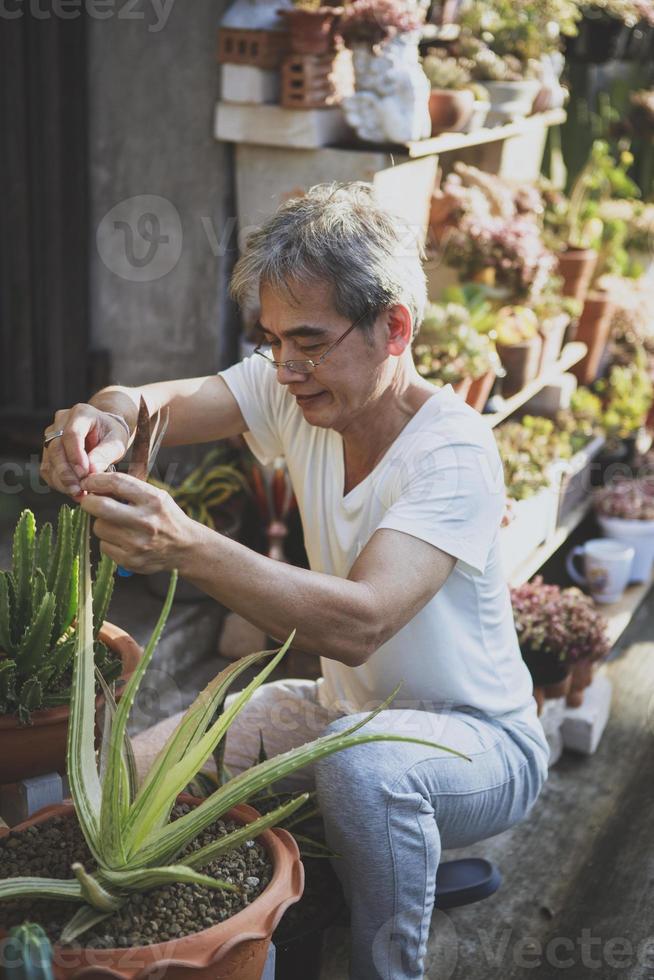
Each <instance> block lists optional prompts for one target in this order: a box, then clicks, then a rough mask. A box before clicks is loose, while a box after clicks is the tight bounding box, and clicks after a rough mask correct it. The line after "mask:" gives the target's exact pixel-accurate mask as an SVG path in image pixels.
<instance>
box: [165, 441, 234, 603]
mask: <svg viewBox="0 0 654 980" xmlns="http://www.w3.org/2000/svg"><path fill="white" fill-rule="evenodd" d="M149 482H150V483H151V484H152V485H153V486H156V487H158V488H159V489H160V490H165V491H166V493H169V494H170V496H171V497H172V498H173V500H174V501H175V503H176V504H177V505H178V506H179V507H181V509H182V510H183V511H184V513H185V514H187V515H188V516H189V517H190V518H191V519H192V520H194V521H198V522H199V523H200V524H205V525H206V526H207V527H209V528H211V529H212V530H213V531H219V532H220V533H221V534H224V535H226V536H227V537H228V538H237V537H238V535H239V532H240V528H241V505H242V503H243V497H244V494H246V493H248V492H249V485H248V481H247V479H246V477H245V474H244V473H243V470H242V467H241V465H240V459H239V454H238V453H237V452H236V450H233V449H232V448H231V447H230V446H228V445H226V444H223V445H220V446H217V447H215V448H214V449H211V450H210V451H209V452H208V453H207V454H206V456H205V457H204V459H203V460H202V462H201V463H200V464H199V465H198V466H196V467H195V468H194V469H193V470H192V471H191V473H189V474H188V476H187V477H186V478H185V479H184V480H182V482H181V483H179V484H177V485H175V486H173V485H171V484H169V483H163V482H161V481H159V480H157V479H155V478H154V477H152V476H151V477H150V478H149ZM168 579H169V576H168V575H167V573H166V572H155V573H154V574H152V575H148V576H147V584H148V588H149V589H150V591H151V592H152V593H153V595H155V596H157V597H159V598H163V597H165V595H166V593H167V591H168ZM175 597H176V599H178V600H180V601H182V602H197V601H199V600H202V599H208V598H209V596H207V595H206V593H204V592H202V591H201V590H200V589H198V588H196V587H195V586H194V585H192V584H191V583H190V582H184V581H182V582H180V583H178V586H177V590H176V592H175Z"/></svg>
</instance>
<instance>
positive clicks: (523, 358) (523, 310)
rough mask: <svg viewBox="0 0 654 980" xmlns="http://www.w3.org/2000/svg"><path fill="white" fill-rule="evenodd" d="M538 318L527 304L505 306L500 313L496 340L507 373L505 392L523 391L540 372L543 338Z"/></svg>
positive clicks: (503, 387)
mask: <svg viewBox="0 0 654 980" xmlns="http://www.w3.org/2000/svg"><path fill="white" fill-rule="evenodd" d="M538 326H539V324H538V317H537V316H536V314H535V313H534V311H533V310H531V309H529V308H528V307H526V306H503V307H502V308H501V309H500V310H498V313H497V320H496V323H495V337H496V339H495V343H496V346H497V353H498V355H499V358H500V361H501V362H502V366H503V368H504V370H505V371H506V376H505V378H504V380H503V382H502V394H503V395H504V396H506V397H510V396H511V395H515V394H516V392H518V391H521V390H522V389H523V388H524V387H525V385H527V384H528V383H529V382H530V381H531V380H532V379H533V378H535V377H536V375H537V374H538V369H539V365H540V361H541V353H542V349H543V340H542V337H541V334H540V333H539V329H538Z"/></svg>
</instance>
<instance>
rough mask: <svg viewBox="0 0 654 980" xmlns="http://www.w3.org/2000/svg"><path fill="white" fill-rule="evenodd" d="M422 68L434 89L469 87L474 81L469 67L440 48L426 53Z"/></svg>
mask: <svg viewBox="0 0 654 980" xmlns="http://www.w3.org/2000/svg"><path fill="white" fill-rule="evenodd" d="M422 70H423V71H424V73H425V75H426V76H427V78H428V79H429V84H430V85H431V87H432V89H447V90H460V89H465V88H469V87H470V84H471V81H472V78H471V75H470V72H469V71H468V69H467V68H465V67H464V66H463V65H462V64H460V62H459V61H457V59H456V58H451V57H448V56H447V55H446V54H445V53H443V52H441V51H439V50H438V49H436V50H434V51H431V52H429V53H428V54H427V55H425V57H424V58H423V59H422Z"/></svg>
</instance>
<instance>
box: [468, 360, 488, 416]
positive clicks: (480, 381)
mask: <svg viewBox="0 0 654 980" xmlns="http://www.w3.org/2000/svg"><path fill="white" fill-rule="evenodd" d="M494 383H495V371H493V369H492V368H491V370H490V371H486V374H482V375H481V377H479V378H475V379H474V380H473V382H472V384H471V385H470V390H469V391H468V394H467V396H466V401H467V403H468V405H470V406H471V407H472V408H474V409H476V410H477V411H478V412H483V410H484V407H485V405H486V402H487V401H488V399H489V397H490V393H491V390H492V388H493V384H494Z"/></svg>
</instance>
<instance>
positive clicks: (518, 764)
mask: <svg viewBox="0 0 654 980" xmlns="http://www.w3.org/2000/svg"><path fill="white" fill-rule="evenodd" d="M320 683H321V682H320V681H317V682H316V681H309V680H281V681H274V682H272V683H268V684H263V685H262V686H261V687H260V688H259V689H258V690H257V691H256V692H255V694H254V695H253V697H252V698H251V700H250V701H249V702H248V704H247V705H246V706H245V708H244V709H243V710H242V711H241V713H240V714H239V715H238V717H237V718H236V719H235V720H234V722H233V723H232V725H231V727H230V730H229V733H228V735H227V740H226V745H225V764H226V765H227V766H228V767H229V769H230V771H231V772H232V774H233V775H236V774H237V773H239V772H242V771H243V770H245V769H248V768H249V767H250V766H251V765H253V763H254V762H255V761H256V759H257V756H258V753H259V732H260V731H261V732H262V734H263V740H264V746H265V748H266V751H267V753H268V756H269V757H272V756H275V755H278V754H280V753H281V752H286V751H287V750H288V749H291V748H293V747H294V746H297V745H302V744H303V743H304V742H307V741H310V740H312V739H314V738H317V737H318V736H319V735H322V734H326V733H329V732H336V731H342V730H343V729H344V728H347V727H349V726H350V725H352V724H354V723H355V721H358V720H360V719H361V718H363V717H365V714H366V713H364V714H350V715H343V713H342V712H341V711H330V710H328V709H326V708H324V707H323V706H322V705H321V704H320V703H319V702H318V700H317V691H318V685H319V684H320ZM234 697H235V695H233V694H231V695H229V696H228V698H227V699H226V703H227V705H229V704H230V702H231V700H232V699H233V698H234ZM178 721H179V716H175V717H174V718H170V719H166V720H165V721H163V722H160V723H159V725H156V726H155V727H154V728H151V729H149V730H148V731H147V732H143V733H142V734H141V735H139V736H137V738H136V739H135V740H134V745H135V753H136V757H137V765H138V767H139V770H140V772H141V773H143V772H144V771H146V770H147V768H148V767H149V764H150V763H151V762H152V759H153V758H154V755H156V753H157V752H158V750H159V748H160V747H161V744H162V740H163V739H164V738H165V737H166V736H167V734H168V732H169V731H170V730H171V729H172V727H174V725H175V724H176V723H177V722H178ZM372 731H379V732H386V733H392V734H399V735H405V736H412V737H417V738H425V739H428V740H429V741H433V742H438V743H439V744H441V745H444V746H448V747H450V748H453V749H456V750H457V751H459V752H462V753H463V754H465V755H467V756H469V757H470V759H471V761H470V762H468V761H467V760H465V759H460V758H458V757H457V756H454V755H451V754H449V753H447V752H445V751H441V750H438V749H430V748H428V747H427V746H422V745H415V744H412V743H407V742H387V741H383V742H367V743H365V744H363V745H356V746H353V747H352V748H348V749H344V750H343V751H341V752H336V753H334V754H333V755H330V756H328V757H327V758H325V759H322V760H321V761H319V762H318V763H314V764H312V765H311V766H305V767H304V768H302V769H300V770H298V771H296V772H295V773H293V774H291V775H290V776H288V777H286V778H285V779H284V780H280V781H278V782H277V783H276V784H275V785H276V786H277V787H278V788H279V789H284V790H291V791H301V790H305V789H314V788H315V789H316V790H317V801H318V804H319V806H320V809H321V811H322V815H323V818H324V821H325V831H326V837H327V842H328V844H329V845H330V847H331V848H332V849H333V850H334V851H335V852H337V853H338V854H339V855H340V857H339V858H334V859H332V865H333V867H334V870H335V871H336V873H337V875H338V877H339V879H340V881H341V883H342V885H343V890H344V893H345V897H346V900H347V903H348V905H349V907H350V912H351V948H350V980H420V978H422V976H423V963H424V957H425V952H426V947H427V937H428V933H429V924H430V920H431V915H432V910H433V906H434V900H435V897H436V895H435V883H436V869H437V868H438V864H439V862H440V857H441V850H442V849H443V848H452V847H465V846H468V845H469V844H474V843H476V842H478V841H482V840H485V839H486V838H488V837H493V836H494V835H495V834H499V833H501V832H502V831H504V830H507V829H508V828H509V827H511V826H513V825H514V824H516V823H518V822H519V821H520V820H523V819H524V818H525V817H526V816H527V814H528V813H529V811H530V809H531V807H532V806H533V805H534V803H535V801H536V799H537V797H538V794H539V792H540V790H541V787H542V785H543V783H544V781H545V779H546V778H547V760H548V754H549V753H548V748H547V742H546V741H545V736H544V733H543V730H542V727H541V725H540V722H539V721H538V718H537V716H536V705H535V702H534V704H533V709H530V710H528V711H527V712H525V713H523V715H521V717H520V718H519V719H514V720H512V721H507V720H503V721H502V722H500V721H496V720H493V719H490V718H487V717H485V716H483V715H481V714H479V713H478V712H477V713H475V712H472V711H446V712H430V711H425V710H416V709H414V708H399V707H398V708H392V709H389V710H386V711H383V712H381V713H380V714H379V715H377V716H376V718H375V719H374V720H373V721H372V722H369V723H368V724H367V725H365V726H364V727H363V728H362V729H360V733H361V734H363V733H365V732H372ZM208 764H209V765H211V763H208Z"/></svg>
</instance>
